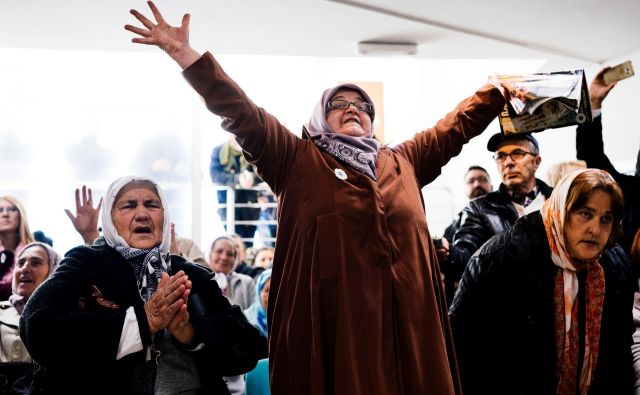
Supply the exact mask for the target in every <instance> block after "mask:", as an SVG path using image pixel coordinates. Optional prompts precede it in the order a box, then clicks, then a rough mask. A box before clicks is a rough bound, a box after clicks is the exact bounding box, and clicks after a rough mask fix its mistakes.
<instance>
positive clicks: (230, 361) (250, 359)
mask: <svg viewBox="0 0 640 395" xmlns="http://www.w3.org/2000/svg"><path fill="white" fill-rule="evenodd" d="M101 219H102V227H103V231H104V237H103V238H100V239H98V241H97V242H96V243H95V245H93V246H81V247H77V248H74V249H72V250H71V251H69V252H68V253H67V255H66V256H65V258H64V260H63V261H62V263H61V266H60V268H59V270H58V271H57V272H56V273H55V274H54V275H53V276H52V277H51V279H50V280H49V281H47V282H46V283H44V284H43V286H42V287H40V288H39V289H38V290H37V291H36V292H35V293H34V294H33V295H32V297H31V299H30V300H29V302H28V303H27V305H26V306H25V310H24V313H23V315H22V319H21V320H20V332H21V336H22V339H23V340H24V342H25V345H26V346H27V349H28V350H29V352H30V354H31V356H32V357H33V359H34V361H35V362H36V363H37V365H38V369H37V370H36V373H35V375H34V384H33V388H34V389H35V390H37V391H43V392H48V393H110V394H115V393H136V394H147V393H149V394H151V393H156V394H157V393H177V392H188V393H202V392H203V391H206V393H215V394H217V393H223V394H224V393H227V389H226V386H225V385H224V382H223V381H222V379H221V376H223V375H234V374H240V373H244V372H246V371H248V370H250V369H251V368H253V366H255V363H256V356H255V352H256V350H255V348H256V344H257V342H258V341H259V334H258V333H257V331H256V330H255V328H253V327H252V326H251V325H250V324H249V323H248V322H247V321H246V319H245V318H244V316H243V315H242V312H241V311H240V309H239V308H238V307H237V306H231V305H230V304H229V302H228V301H227V300H226V298H224V296H223V295H222V293H221V292H220V289H219V288H218V286H217V283H216V282H215V280H214V278H213V274H212V272H211V271H209V270H207V269H205V268H203V267H201V266H198V265H194V264H191V263H188V262H186V261H185V260H184V259H182V258H180V257H177V256H170V255H169V246H170V242H171V221H170V218H169V212H168V210H167V202H166V198H165V195H164V193H163V191H162V189H160V187H159V186H158V185H157V184H156V183H155V182H154V181H152V180H151V179H149V178H145V177H123V178H120V179H118V180H116V181H115V182H114V183H113V184H111V186H110V187H109V189H108V190H107V194H106V198H105V201H104V205H103V207H102V213H101Z"/></svg>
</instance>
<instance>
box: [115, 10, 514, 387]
mask: <svg viewBox="0 0 640 395" xmlns="http://www.w3.org/2000/svg"><path fill="white" fill-rule="evenodd" d="M149 6H150V8H151V11H152V13H153V16H154V19H155V22H153V21H151V20H149V19H148V18H146V17H145V16H144V15H142V14H141V13H139V12H138V11H135V10H132V11H131V13H132V14H133V15H134V17H135V18H136V19H137V20H138V21H139V22H140V23H141V24H142V26H143V27H136V26H131V25H126V26H125V29H126V30H129V31H131V32H133V33H134V34H136V35H137V37H136V38H134V39H133V40H132V41H133V42H134V43H140V44H147V45H155V46H158V47H159V48H161V49H162V50H164V52H165V53H167V54H168V55H169V56H170V57H171V58H172V59H173V60H175V61H176V62H177V63H178V64H179V65H180V67H182V69H183V75H184V76H185V77H186V79H187V81H188V82H189V83H190V84H191V85H192V86H193V88H194V89H195V90H196V91H197V92H198V93H199V94H200V95H201V96H202V97H203V99H204V100H205V102H206V105H207V108H209V110H210V111H212V112H213V113H215V114H217V115H218V116H220V117H221V118H222V120H223V123H222V126H223V128H224V129H225V130H227V131H228V132H230V133H232V134H234V135H235V136H236V140H237V141H238V143H239V145H240V146H241V147H242V150H243V154H244V157H245V159H246V160H247V162H249V163H251V164H252V165H253V166H255V168H256V172H257V174H258V175H259V176H260V177H261V178H262V179H263V180H264V181H265V182H266V183H267V184H268V185H269V187H270V188H271V190H272V191H273V192H274V194H275V195H276V197H277V201H278V234H277V236H276V252H275V257H274V261H273V269H272V275H271V290H270V293H269V305H268V310H267V320H268V322H269V368H270V374H271V376H270V377H271V379H270V385H271V391H272V393H275V394H327V393H337V394H346V393H349V394H351V393H366V394H424V393H437V394H441V395H445V394H454V393H459V392H460V391H459V385H458V384H459V381H458V375H457V367H456V361H455V355H454V350H453V348H452V343H451V337H450V330H449V324H448V320H447V316H446V310H447V306H446V301H445V297H444V293H443V291H442V288H441V280H440V277H439V272H438V269H437V257H436V253H435V250H434V248H433V244H432V242H431V235H430V234H429V230H428V228H427V223H426V215H425V209H424V205H423V201H422V194H421V192H420V190H421V188H422V187H423V186H425V185H427V184H428V183H430V182H431V181H433V180H434V179H435V178H436V177H438V175H439V174H440V171H441V170H440V169H441V168H442V166H444V165H445V164H446V163H447V162H448V161H449V159H451V157H453V156H455V155H457V154H458V153H459V152H460V151H461V149H462V146H463V145H464V144H465V143H466V142H468V141H469V140H470V139H471V138H473V137H474V136H477V135H479V134H480V133H482V131H484V129H485V128H486V127H487V125H489V123H490V122H491V121H492V120H493V119H494V118H495V117H496V116H497V115H498V114H499V113H500V111H501V110H502V108H503V107H504V103H505V99H504V94H505V93H504V88H503V87H502V86H501V85H500V83H499V81H498V80H497V78H494V79H492V80H491V82H492V83H490V84H486V85H485V86H483V87H482V88H481V89H480V90H478V92H476V93H475V94H474V95H473V96H471V97H469V98H467V99H464V100H463V101H462V102H461V103H460V104H458V106H457V107H456V108H455V109H454V110H453V111H452V112H451V113H449V114H447V115H446V116H445V117H444V119H442V120H440V121H439V122H438V123H437V124H436V126H434V127H432V128H429V129H426V130H424V131H422V132H419V133H417V134H416V135H415V137H413V138H411V139H409V140H408V141H406V142H404V143H402V144H399V145H397V146H395V147H393V148H391V147H388V146H382V145H381V144H380V143H379V142H378V141H377V140H375V139H374V138H373V127H372V124H373V121H374V119H375V108H374V105H373V104H372V101H371V98H370V97H369V95H368V94H367V93H366V92H365V91H364V90H363V89H361V88H360V87H358V86H357V85H355V84H340V85H338V86H335V87H333V88H330V89H327V90H326V91H325V92H324V93H323V94H322V96H321V98H320V100H319V102H318V104H317V105H316V107H315V108H314V109H313V113H312V116H311V119H310V122H309V124H308V126H307V127H306V128H304V130H303V133H302V136H303V137H302V138H300V137H298V136H296V135H295V134H293V133H291V132H290V131H289V130H288V129H287V128H285V127H284V126H283V125H282V124H281V123H280V122H278V120H277V119H276V118H275V117H273V116H272V115H270V114H269V113H268V112H267V111H265V110H264V109H262V108H260V107H258V106H257V105H255V104H254V103H253V102H252V101H251V100H250V99H249V98H248V97H247V95H246V94H245V93H244V92H243V91H242V89H241V88H240V87H239V86H238V85H237V84H236V83H235V82H234V81H233V80H232V79H231V78H230V77H229V76H228V75H227V74H226V73H225V72H224V71H223V69H222V68H221V66H220V65H219V64H218V62H217V61H216V60H215V58H214V57H213V56H212V55H211V54H210V53H205V54H204V55H202V56H201V55H200V54H199V53H198V52H197V51H195V50H194V49H193V48H192V47H191V46H190V45H189V20H190V16H189V15H185V16H184V17H183V19H182V24H181V26H178V27H173V26H170V25H169V24H167V22H166V21H165V20H164V18H163V17H162V15H161V13H160V12H159V10H158V9H157V7H156V6H155V5H154V3H153V2H149ZM298 96H299V92H292V94H291V95H290V98H289V100H297V97H298ZM404 104H405V106H406V107H415V108H414V110H415V109H417V108H418V107H419V103H410V102H405V103H404ZM408 110H409V109H408Z"/></svg>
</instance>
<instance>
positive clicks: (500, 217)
mask: <svg viewBox="0 0 640 395" xmlns="http://www.w3.org/2000/svg"><path fill="white" fill-rule="evenodd" d="M536 186H537V187H538V189H539V191H540V193H542V194H543V195H544V197H545V198H547V199H548V198H549V196H551V191H552V188H551V187H550V186H549V185H547V184H545V183H544V182H543V181H541V180H538V179H536ZM517 220H518V212H517V211H516V209H515V207H514V206H513V203H512V202H511V196H510V195H509V193H508V192H507V189H506V187H505V185H504V184H500V187H499V188H498V190H497V191H493V192H489V193H487V194H486V195H483V196H480V197H478V198H476V199H473V200H471V201H470V202H469V204H468V205H467V206H466V207H465V208H464V209H462V220H461V223H460V228H459V229H458V231H457V232H456V234H455V236H454V238H453V247H451V248H450V254H451V255H450V259H449V262H448V263H449V265H448V266H447V267H446V268H445V269H444V272H445V275H447V276H451V277H452V278H453V281H458V280H459V279H460V276H462V272H463V271H464V268H465V267H466V266H467V262H469V258H471V255H473V254H474V253H475V252H476V251H477V250H478V249H479V248H480V247H482V245H483V244H484V243H485V242H486V241H487V240H489V239H490V238H491V237H493V236H495V235H497V234H498V233H501V232H503V231H505V230H507V229H509V228H510V227H511V226H512V225H513V224H515V223H516V221H517Z"/></svg>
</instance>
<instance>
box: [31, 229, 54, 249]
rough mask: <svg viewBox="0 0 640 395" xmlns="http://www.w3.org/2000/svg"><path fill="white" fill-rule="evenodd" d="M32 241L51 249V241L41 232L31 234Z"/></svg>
mask: <svg viewBox="0 0 640 395" xmlns="http://www.w3.org/2000/svg"><path fill="white" fill-rule="evenodd" d="M33 240H34V241H39V242H41V243H45V244H48V245H49V246H50V247H53V240H52V239H51V238H50V237H47V235H45V234H44V232H43V231H41V230H36V231H35V232H33Z"/></svg>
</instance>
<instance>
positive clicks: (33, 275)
mask: <svg viewBox="0 0 640 395" xmlns="http://www.w3.org/2000/svg"><path fill="white" fill-rule="evenodd" d="M48 274H49V254H47V251H46V250H45V249H44V248H42V247H40V246H32V247H29V248H27V249H26V250H24V251H23V252H22V254H21V255H20V258H18V260H17V262H16V266H15V268H14V269H13V277H14V281H15V284H16V293H17V294H18V295H20V296H24V297H29V296H31V294H32V293H33V291H35V290H36V288H38V287H39V286H40V284H42V282H43V281H44V280H45V279H46V278H47V275H48Z"/></svg>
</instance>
